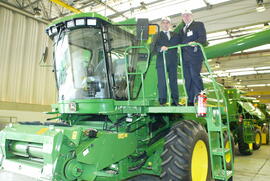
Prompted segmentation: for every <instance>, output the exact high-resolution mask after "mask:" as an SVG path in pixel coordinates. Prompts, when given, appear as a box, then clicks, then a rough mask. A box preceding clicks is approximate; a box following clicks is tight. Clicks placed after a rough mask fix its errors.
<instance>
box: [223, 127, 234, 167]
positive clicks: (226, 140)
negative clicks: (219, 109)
mask: <svg viewBox="0 0 270 181" xmlns="http://www.w3.org/2000/svg"><path fill="white" fill-rule="evenodd" d="M230 135H231V141H232V144H231V145H232V155H231V154H230V153H228V154H226V156H225V159H226V167H227V170H232V162H233V161H234V155H235V149H234V139H233V135H232V134H231V133H230ZM223 141H224V147H225V148H228V149H230V142H229V141H230V140H229V136H228V133H227V132H225V133H224V140H223Z"/></svg>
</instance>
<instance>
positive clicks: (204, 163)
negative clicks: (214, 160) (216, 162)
mask: <svg viewBox="0 0 270 181" xmlns="http://www.w3.org/2000/svg"><path fill="white" fill-rule="evenodd" d="M207 174H208V152H207V148H206V144H205V143H204V142H203V141H202V140H198V141H197V142H196V144H195V146H194V149H193V153H192V160H191V176H192V181H205V180H206V178H207Z"/></svg>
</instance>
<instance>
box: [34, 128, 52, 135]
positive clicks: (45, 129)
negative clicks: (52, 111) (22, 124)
mask: <svg viewBox="0 0 270 181" xmlns="http://www.w3.org/2000/svg"><path fill="white" fill-rule="evenodd" d="M48 129H49V128H41V129H40V130H39V131H37V132H36V134H43V133H45V132H46V131H48Z"/></svg>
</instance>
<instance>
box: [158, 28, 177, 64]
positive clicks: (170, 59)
mask: <svg viewBox="0 0 270 181" xmlns="http://www.w3.org/2000/svg"><path fill="white" fill-rule="evenodd" d="M170 36H171V38H170V40H169V39H168V37H167V35H166V34H165V33H164V32H163V31H161V32H159V33H158V34H157V35H156V36H155V37H154V42H153V43H154V46H153V52H154V53H155V54H156V55H157V62H156V66H157V67H161V66H163V65H164V61H163V52H160V49H161V47H162V46H167V47H170V46H175V45H178V44H180V36H179V34H178V33H175V32H171V31H170ZM177 62H178V56H177V49H171V50H168V51H167V52H166V63H167V66H177Z"/></svg>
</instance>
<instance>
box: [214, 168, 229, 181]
mask: <svg viewBox="0 0 270 181" xmlns="http://www.w3.org/2000/svg"><path fill="white" fill-rule="evenodd" d="M226 172H227V174H226V175H225V170H221V171H219V172H217V173H215V175H214V178H215V179H219V180H225V179H226V180H227V179H229V178H230V177H232V174H233V172H232V171H231V170H227V171H226Z"/></svg>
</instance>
